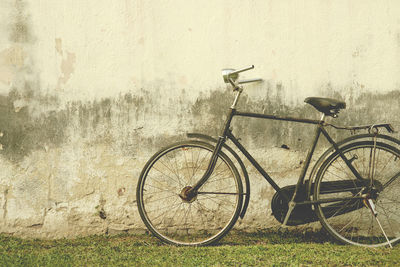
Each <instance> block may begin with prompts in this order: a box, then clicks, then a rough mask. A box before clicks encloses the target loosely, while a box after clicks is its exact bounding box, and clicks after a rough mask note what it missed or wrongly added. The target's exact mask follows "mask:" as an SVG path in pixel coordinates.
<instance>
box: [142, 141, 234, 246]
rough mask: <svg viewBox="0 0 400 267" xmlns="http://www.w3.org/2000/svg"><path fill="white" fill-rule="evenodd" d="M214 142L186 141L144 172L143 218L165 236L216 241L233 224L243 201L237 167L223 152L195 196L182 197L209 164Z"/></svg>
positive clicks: (178, 240)
mask: <svg viewBox="0 0 400 267" xmlns="http://www.w3.org/2000/svg"><path fill="white" fill-rule="evenodd" d="M211 155H212V147H205V146H202V145H198V144H182V145H177V146H174V147H171V148H170V149H168V150H166V151H164V152H163V153H160V154H159V155H158V156H157V157H155V158H154V159H153V160H152V162H151V163H150V165H149V167H148V168H147V171H146V172H145V173H144V175H143V179H142V185H141V188H142V189H141V190H140V192H139V193H140V205H141V209H142V214H141V215H142V218H143V219H144V222H145V223H146V225H147V226H148V228H149V229H150V230H151V231H152V232H153V233H154V234H155V235H156V236H157V237H159V238H161V239H162V240H164V241H166V242H169V243H173V244H178V245H202V244H208V243H211V242H213V241H216V240H217V239H218V238H219V237H221V236H222V235H223V234H224V233H225V232H227V231H228V230H229V229H230V228H231V227H232V226H233V224H234V222H235V221H236V219H237V217H238V213H239V210H240V207H241V202H242V195H241V194H242V187H241V184H239V183H240V181H238V180H237V177H238V176H237V170H236V169H234V167H232V166H231V164H232V163H229V162H228V161H229V159H227V158H226V156H222V157H221V156H220V157H219V158H218V160H217V163H216V165H215V169H214V172H213V173H212V175H211V176H210V178H209V179H208V181H207V182H206V183H205V184H204V185H203V186H202V187H201V188H200V190H199V192H198V193H197V194H196V196H194V197H192V198H190V199H187V198H184V197H182V196H183V193H184V192H186V191H187V190H188V189H190V188H191V186H192V185H193V184H194V183H195V182H196V181H198V180H199V179H200V178H201V176H202V175H203V174H204V172H205V170H206V169H207V166H208V162H209V159H210V158H211Z"/></svg>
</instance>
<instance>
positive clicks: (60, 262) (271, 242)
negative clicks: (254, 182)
mask: <svg viewBox="0 0 400 267" xmlns="http://www.w3.org/2000/svg"><path fill="white" fill-rule="evenodd" d="M399 262H400V245H398V246H395V247H394V249H389V248H379V249H366V248H360V247H354V246H348V245H338V244H335V243H334V242H332V241H330V240H329V237H327V236H326V235H323V234H321V233H295V232H288V233H284V234H279V233H277V232H273V231H263V232H258V233H244V232H231V233H229V234H228V235H227V236H226V237H225V238H224V239H222V240H221V241H220V243H219V244H218V245H216V246H212V247H198V248H193V247H189V248H188V247H173V246H168V245H164V244H162V243H161V242H159V241H158V240H157V239H156V238H154V237H152V236H149V235H130V234H123V235H117V236H106V235H104V236H90V237H83V238H77V239H59V240H38V239H35V240H31V239H30V240H27V239H19V238H15V237H10V236H6V235H0V266H13V265H18V266H21V265H22V266H32V265H33V266H81V265H85V266H86V265H90V266H91V265H95V266H104V265H118V266H135V265H136V266H143V265H152V266H237V265H245V266H246V265H247V266H248V265H252V266H253V265H259V266H265V265H285V266H286V265H295V266H297V265H313V266H314V265H315V266H322V265H323V266H327V265H328V266H343V265H359V266H377V265H379V266H382V265H384V266H394V265H397V264H399Z"/></svg>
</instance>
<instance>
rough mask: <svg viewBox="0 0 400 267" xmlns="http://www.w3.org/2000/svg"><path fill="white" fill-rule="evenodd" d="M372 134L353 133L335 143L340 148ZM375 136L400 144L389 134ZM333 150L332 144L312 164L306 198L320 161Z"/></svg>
mask: <svg viewBox="0 0 400 267" xmlns="http://www.w3.org/2000/svg"><path fill="white" fill-rule="evenodd" d="M374 136H375V134H369V133H368V134H358V135H353V136H350V137H348V138H345V139H343V140H341V141H340V142H338V143H337V145H338V147H339V148H341V147H343V146H344V145H347V144H348V143H350V142H353V141H356V140H358V139H364V138H373V137H374ZM376 137H377V138H378V139H385V140H388V141H390V142H393V143H395V144H397V145H400V141H399V140H397V139H395V138H393V137H391V136H389V135H384V134H378V135H376ZM333 152H335V148H334V147H333V146H331V147H329V148H328V149H327V150H326V151H325V152H324V153H323V154H322V155H321V156H320V157H319V159H318V161H317V162H316V163H315V164H314V166H313V168H312V171H311V173H310V176H309V177H310V178H309V179H308V180H307V185H306V188H307V198H310V196H311V195H312V192H313V184H314V181H315V178H316V177H315V176H316V173H317V171H318V169H319V168H320V167H321V165H322V163H323V162H324V161H325V159H327V158H328V156H329V155H330V154H331V153H333Z"/></svg>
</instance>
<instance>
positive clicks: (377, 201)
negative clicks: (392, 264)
mask: <svg viewBox="0 0 400 267" xmlns="http://www.w3.org/2000/svg"><path fill="white" fill-rule="evenodd" d="M342 151H343V154H344V156H345V157H346V158H347V159H348V160H349V161H350V162H351V164H352V166H353V167H354V168H355V169H356V170H357V172H358V173H359V174H360V175H361V177H362V178H363V180H359V179H357V178H356V177H355V175H354V174H353V173H352V172H351V170H350V168H349V167H348V166H347V165H346V163H345V161H344V160H343V159H342V158H341V156H340V154H339V153H338V152H335V153H333V154H332V155H331V156H330V157H329V158H328V159H327V160H326V161H325V162H324V163H323V164H322V165H321V168H320V169H319V171H318V173H317V178H316V182H315V187H314V199H315V200H317V201H319V200H327V199H328V198H331V199H332V198H346V200H340V201H336V202H328V203H320V204H316V205H315V208H316V213H317V215H318V217H319V219H320V221H321V224H322V225H323V226H324V228H325V229H326V230H327V231H328V232H329V233H330V234H332V235H333V236H334V237H335V238H336V239H338V240H339V241H341V242H344V243H348V244H352V245H360V246H369V247H379V246H385V245H388V244H389V243H388V241H387V239H386V237H385V234H386V235H387V238H388V239H389V242H390V243H391V244H394V243H396V242H398V241H399V240H400V151H399V150H398V149H397V148H395V147H393V146H390V145H388V144H385V143H381V142H378V143H376V150H375V157H374V142H373V141H363V142H355V143H351V144H349V145H346V146H345V147H344V148H342ZM371 177H372V179H371ZM374 214H377V215H376V216H375V215H374ZM379 224H381V226H380V225H379Z"/></svg>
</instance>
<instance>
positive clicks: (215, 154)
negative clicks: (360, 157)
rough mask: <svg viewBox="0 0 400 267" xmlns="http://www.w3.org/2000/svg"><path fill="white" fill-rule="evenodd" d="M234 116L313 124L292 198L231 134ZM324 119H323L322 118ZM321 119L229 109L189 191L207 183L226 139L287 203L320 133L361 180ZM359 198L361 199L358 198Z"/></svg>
mask: <svg viewBox="0 0 400 267" xmlns="http://www.w3.org/2000/svg"><path fill="white" fill-rule="evenodd" d="M234 116H242V117H251V118H260V119H269V120H280V121H290V122H298V123H307V124H314V125H316V126H317V127H316V130H315V136H314V139H313V142H312V146H311V149H310V150H309V151H308V154H307V158H306V160H305V163H304V166H303V169H302V171H301V173H300V176H299V179H298V181H297V184H296V187H295V191H294V193H293V195H292V196H288V195H287V194H286V193H285V192H284V191H283V190H282V189H281V188H280V187H279V186H278V185H277V184H276V183H275V181H274V180H273V179H272V178H271V176H270V175H269V174H268V173H267V172H266V171H265V170H264V169H263V168H262V167H261V166H260V164H259V163H258V162H257V161H256V160H255V159H254V158H253V157H252V156H251V155H250V153H249V152H248V151H247V150H246V149H245V148H244V146H243V145H242V144H241V143H240V142H239V140H238V139H237V138H236V137H235V136H234V135H233V134H232V130H231V129H230V124H231V121H232V119H233V117H234ZM323 118H324V117H323ZM323 118H322V119H321V120H310V119H303V118H294V117H280V116H274V115H266V114H260V113H251V112H240V111H237V110H236V109H235V108H231V109H230V111H229V113H228V116H227V119H226V122H225V124H224V128H223V131H222V134H221V136H220V137H219V139H218V142H217V144H216V146H215V149H214V151H213V154H212V156H211V160H210V163H209V166H208V168H207V170H206V172H205V173H204V175H203V177H202V178H201V179H200V180H199V181H198V182H197V183H196V184H195V185H194V186H193V187H192V189H191V191H192V192H197V191H198V190H199V189H200V187H201V186H202V185H203V184H204V183H205V182H206V181H207V179H208V178H209V176H210V175H211V173H212V172H213V171H214V167H215V164H216V161H217V158H218V153H219V152H220V151H221V149H222V145H223V144H224V143H225V141H226V139H230V140H231V141H232V142H233V143H234V144H235V146H236V147H237V148H238V149H239V150H240V151H241V152H242V153H243V155H245V157H246V158H247V159H248V160H249V161H250V162H251V164H252V165H253V166H254V167H255V168H256V169H257V171H258V172H260V173H261V175H262V176H263V177H264V178H265V179H266V180H267V182H268V183H269V184H270V185H271V186H272V187H273V188H274V189H275V190H276V191H277V192H278V193H279V194H280V195H281V197H282V198H284V199H285V200H286V201H287V202H288V203H289V201H294V202H296V199H295V198H296V195H297V193H298V191H299V188H300V186H301V185H302V184H303V183H304V179H305V176H306V173H307V170H308V167H309V165H310V162H311V159H312V156H313V154H314V151H315V148H316V146H317V143H318V140H319V137H320V135H321V133H322V134H323V135H324V136H325V138H326V139H327V140H328V142H329V143H331V144H332V145H333V147H334V149H335V150H336V151H338V153H339V155H340V157H341V158H342V159H343V161H344V162H345V163H346V165H347V166H348V167H349V169H350V170H351V172H352V173H353V174H354V176H355V177H356V178H357V179H359V180H362V177H361V175H360V174H359V173H358V171H357V170H356V169H355V168H354V167H353V165H352V164H351V162H350V160H348V159H347V158H346V156H345V155H344V154H343V152H342V151H341V149H340V148H339V146H338V145H337V144H336V142H335V141H334V140H333V139H332V138H331V137H330V136H329V134H328V132H327V131H326V130H325V128H324V120H323ZM355 198H358V197H354V196H353V197H351V198H349V199H355ZM359 198H361V197H359ZM346 199H347V198H340V199H339V198H331V199H324V200H319V201H310V200H308V201H307V200H306V201H300V202H297V203H296V204H297V205H304V204H316V203H322V202H324V203H326V202H335V201H339V200H346Z"/></svg>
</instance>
